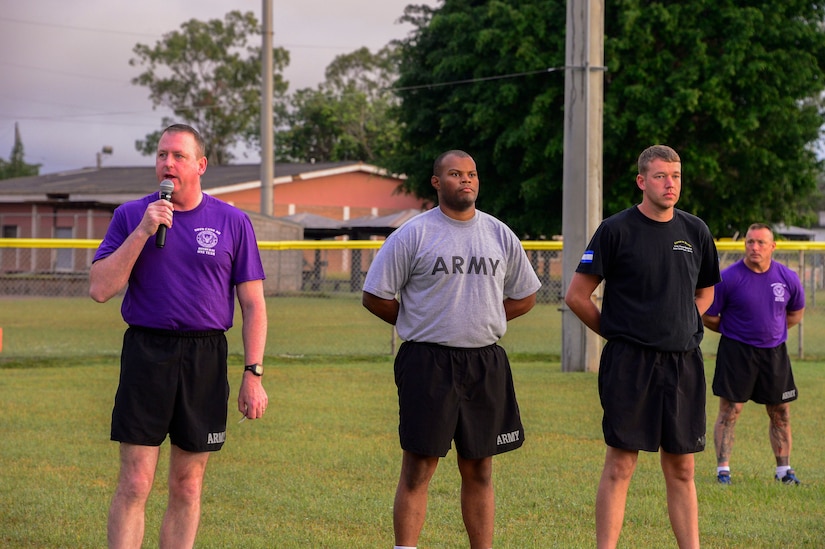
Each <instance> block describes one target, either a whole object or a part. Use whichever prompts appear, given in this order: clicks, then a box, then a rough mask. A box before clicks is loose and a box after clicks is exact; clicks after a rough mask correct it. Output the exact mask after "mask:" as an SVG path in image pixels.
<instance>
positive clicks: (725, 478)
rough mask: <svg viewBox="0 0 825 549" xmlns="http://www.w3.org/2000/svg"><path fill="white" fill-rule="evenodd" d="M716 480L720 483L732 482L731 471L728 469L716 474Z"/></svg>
mask: <svg viewBox="0 0 825 549" xmlns="http://www.w3.org/2000/svg"><path fill="white" fill-rule="evenodd" d="M716 482H718V483H719V484H732V483H731V481H730V473H728V472H727V471H720V472H719V473H717V474H716Z"/></svg>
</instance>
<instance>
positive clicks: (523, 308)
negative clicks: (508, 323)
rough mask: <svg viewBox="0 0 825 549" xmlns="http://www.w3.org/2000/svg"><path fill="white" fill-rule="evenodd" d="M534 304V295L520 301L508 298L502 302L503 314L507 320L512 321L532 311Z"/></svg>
mask: <svg viewBox="0 0 825 549" xmlns="http://www.w3.org/2000/svg"><path fill="white" fill-rule="evenodd" d="M535 304H536V294H535V293H533V294H532V295H528V296H527V297H523V298H521V299H510V298H509V297H508V298H507V299H505V300H504V314H505V315H506V317H507V320H513V319H514V318H518V317H520V316H521V315H523V314H527V313H528V312H530V309H532V308H533V306H534V305H535Z"/></svg>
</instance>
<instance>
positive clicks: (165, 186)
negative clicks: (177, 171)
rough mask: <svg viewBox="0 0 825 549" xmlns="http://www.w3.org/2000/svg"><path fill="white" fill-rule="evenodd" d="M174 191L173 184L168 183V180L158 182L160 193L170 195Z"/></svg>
mask: <svg viewBox="0 0 825 549" xmlns="http://www.w3.org/2000/svg"><path fill="white" fill-rule="evenodd" d="M174 190H175V184H174V183H172V182H171V181H169V180H168V179H164V180H163V181H161V182H160V192H162V193H169V194H172V191H174Z"/></svg>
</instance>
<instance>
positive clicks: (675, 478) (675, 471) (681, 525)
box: [660, 451, 699, 549]
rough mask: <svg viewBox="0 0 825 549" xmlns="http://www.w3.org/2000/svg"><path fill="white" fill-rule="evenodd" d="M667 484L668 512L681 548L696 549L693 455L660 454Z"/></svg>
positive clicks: (697, 510) (696, 502) (697, 543)
mask: <svg viewBox="0 0 825 549" xmlns="http://www.w3.org/2000/svg"><path fill="white" fill-rule="evenodd" d="M660 459H661V463H662V472H663V473H664V476H665V484H666V485H667V512H668V515H669V516H670V526H671V528H673V533H674V534H675V535H676V543H677V544H678V545H679V548H680V549H694V548H695V549H698V547H699V503H698V501H697V498H696V484H695V483H694V480H693V473H694V461H693V454H669V453H667V452H665V451H662V452H661V456H660Z"/></svg>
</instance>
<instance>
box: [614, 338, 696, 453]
mask: <svg viewBox="0 0 825 549" xmlns="http://www.w3.org/2000/svg"><path fill="white" fill-rule="evenodd" d="M705 390H706V385H705V370H704V362H703V360H702V351H701V350H700V349H699V348H698V347H697V348H696V349H692V350H690V351H682V352H672V351H657V350H655V349H650V348H647V347H642V346H640V345H635V344H633V343H629V342H627V341H621V340H612V341H608V342H607V344H606V345H605V347H604V350H603V351H602V357H601V363H600V366H599V397H600V398H601V403H602V409H603V410H604V417H603V418H602V429H603V431H604V440H605V443H607V445H608V446H611V447H613V448H619V449H622V450H644V451H646V452H657V451H658V450H659V448H661V449H662V450H664V451H665V452H669V453H671V454H692V453H695V452H701V451H702V450H704V449H705V429H706V427H705V420H706V417H705Z"/></svg>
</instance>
